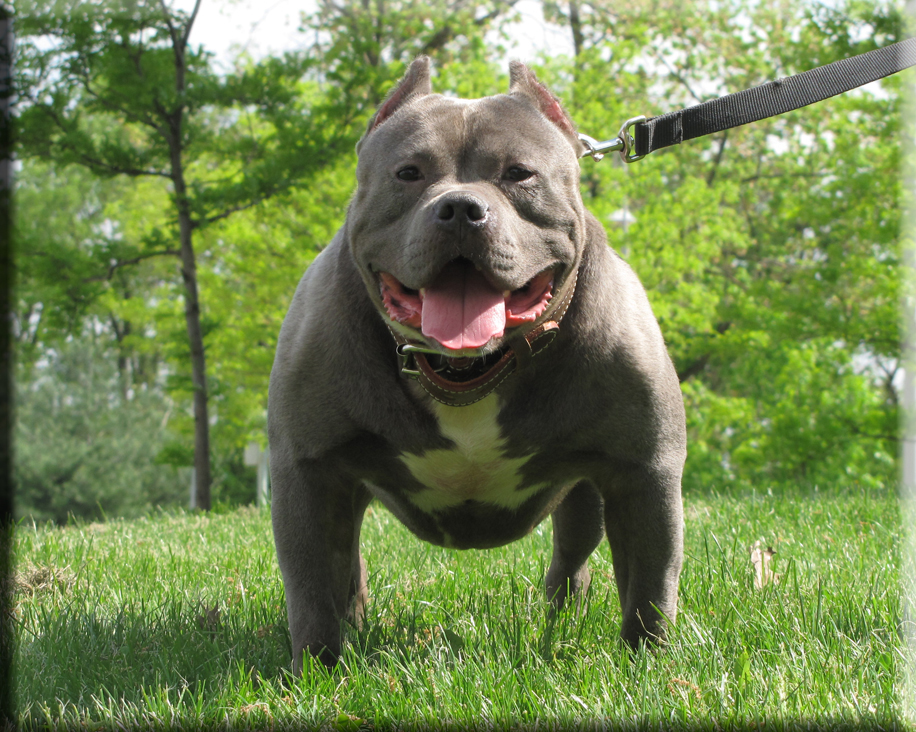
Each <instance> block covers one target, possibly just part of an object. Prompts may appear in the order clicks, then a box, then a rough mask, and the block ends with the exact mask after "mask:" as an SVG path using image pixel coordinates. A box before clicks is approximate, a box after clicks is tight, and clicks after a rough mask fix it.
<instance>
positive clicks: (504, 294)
mask: <svg viewBox="0 0 916 732" xmlns="http://www.w3.org/2000/svg"><path fill="white" fill-rule="evenodd" d="M511 294H512V290H503V299H504V300H508V299H509V296H510V295H511Z"/></svg>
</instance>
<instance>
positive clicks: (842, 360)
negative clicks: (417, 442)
mask: <svg viewBox="0 0 916 732" xmlns="http://www.w3.org/2000/svg"><path fill="white" fill-rule="evenodd" d="M23 7H25V6H23ZM29 7H33V9H34V12H32V13H31V14H29V13H25V15H24V18H23V21H22V22H21V23H20V24H19V26H18V28H19V33H20V38H21V41H20V48H21V55H22V63H21V64H20V67H21V68H20V74H21V76H20V86H21V89H22V94H23V98H24V103H23V105H22V113H21V116H20V126H21V128H22V129H21V146H22V150H23V152H25V153H27V154H28V155H32V156H34V157H28V156H27V157H26V160H25V161H24V166H23V174H22V176H21V178H20V181H19V183H18V186H19V198H18V204H17V205H18V207H19V216H18V218H17V220H18V224H17V225H18V226H19V229H20V233H19V235H20V242H21V245H20V253H19V260H18V265H17V270H18V272H17V273H18V275H19V291H18V299H19V307H18V321H19V334H20V354H21V357H22V358H24V359H25V360H26V361H28V362H35V361H36V360H38V359H40V358H41V356H42V354H44V353H45V351H46V350H47V349H49V348H53V347H55V345H56V344H59V343H60V342H61V341H62V340H65V339H66V338H67V337H70V336H73V337H81V334H82V333H83V332H84V331H85V330H86V329H87V328H91V330H92V331H93V332H95V333H96V334H98V337H99V338H101V339H103V340H104V339H106V338H107V339H108V341H109V342H110V343H111V344H112V346H113V348H112V349H111V350H110V351H109V352H110V353H111V354H112V355H113V357H115V358H116V359H117V361H118V368H119V372H120V373H121V374H122V375H126V377H128V378H129V379H130V380H131V381H130V383H131V384H132V385H133V386H134V388H135V389H136V388H138V387H140V386H141V385H144V384H145V385H146V387H147V388H149V389H152V390H154V391H155V390H156V389H159V388H161V385H158V383H157V381H156V378H157V375H158V374H159V373H160V372H163V373H165V375H166V382H165V383H166V384H167V387H166V391H167V393H168V394H169V396H170V398H171V399H173V400H174V401H175V403H176V405H180V408H179V407H177V406H176V409H175V410H174V414H173V417H172V418H171V420H170V425H169V429H170V435H169V440H170V442H168V443H166V444H167V445H168V448H167V449H166V451H165V452H164V453H163V454H162V455H161V456H160V461H161V462H163V463H167V464H173V465H177V464H179V463H180V462H181V461H185V462H186V461H187V453H188V450H189V444H190V440H191V436H192V428H193V423H192V420H191V417H190V412H189V410H188V409H186V408H185V406H186V405H187V404H189V403H190V400H191V397H192V394H193V391H194V389H193V381H192V376H191V365H190V355H189V347H188V336H187V333H186V323H185V314H184V309H183V306H182V303H181V298H182V297H183V293H184V283H183V281H182V279H181V276H180V270H179V266H178V262H177V260H176V259H175V258H173V256H172V255H173V254H174V253H176V249H177V214H176V211H177V210H178V209H179V204H180V203H181V199H180V198H176V194H175V190H174V188H173V187H170V186H169V185H168V178H167V176H166V175H164V173H166V172H168V166H169V164H170V161H169V160H170V159H169V157H168V145H167V144H166V141H167V137H168V136H167V135H166V136H165V137H163V134H162V133H163V132H164V131H165V128H164V127H163V126H162V125H163V123H162V120H161V119H160V121H159V122H157V121H156V119H154V118H153V117H151V116H149V115H151V114H153V113H152V112H150V111H149V109H152V108H155V107H156V105H159V107H161V108H162V109H163V110H165V111H166V112H167V113H170V114H173V113H174V111H175V109H177V108H178V107H179V106H181V105H184V107H183V109H184V110H185V118H184V121H183V123H182V125H181V143H182V146H183V147H182V149H183V150H184V153H185V154H186V160H187V165H186V166H185V169H184V174H185V179H186V182H187V193H186V198H185V199H184V200H185V201H186V202H187V205H188V211H189V215H190V217H191V219H192V221H193V226H194V229H193V232H194V242H195V244H194V246H195V251H196V266H197V275H198V288H199V291H200V295H201V326H202V330H203V333H204V345H205V348H206V356H207V369H208V388H209V392H210V407H211V409H212V417H213V418H212V419H211V421H212V422H213V425H212V444H213V446H214V457H213V463H214V466H215V469H216V473H215V486H214V491H216V492H217V493H220V495H222V496H223V499H224V500H227V501H228V500H240V501H245V500H250V495H251V489H250V488H249V487H248V483H249V482H251V483H253V478H251V479H250V478H249V473H250V471H246V469H245V468H244V467H243V466H241V465H240V462H239V450H240V449H241V448H242V447H243V446H244V444H246V443H247V442H248V441H250V440H258V441H260V442H262V443H263V440H264V425H265V420H266V414H265V409H266V396H267V381H268V377H269V372H270V366H271V362H272V359H273V351H274V348H275V344H276V337H277V333H278V331H279V327H280V323H281V322H282V319H283V317H284V315H285V311H286V308H287V307H288V304H289V300H290V298H291V296H292V293H293V291H294V289H295V286H296V282H297V281H298V279H299V278H300V277H301V274H302V272H303V271H304V270H305V268H306V267H307V266H308V264H309V263H310V262H311V261H312V259H313V258H314V256H315V255H316V254H317V252H319V251H320V250H321V248H322V247H324V246H325V245H326V244H327V242H328V241H330V239H331V238H332V236H333V234H334V232H335V231H336V229H337V228H338V227H339V225H340V224H341V223H342V221H343V217H344V214H345V211H346V206H347V202H348V200H349V197H350V195H351V194H352V189H353V186H354V182H353V181H354V179H353V170H354V166H355V161H356V160H355V154H354V150H353V148H354V145H355V143H356V141H357V140H358V139H359V137H360V135H361V134H362V132H363V131H364V129H365V125H366V122H367V121H368V119H369V117H370V116H371V114H372V113H373V111H374V109H375V107H376V105H377V104H378V102H380V101H381V100H382V99H383V98H384V96H385V94H386V93H387V92H388V91H389V90H390V88H391V87H392V85H393V84H394V83H395V82H396V80H397V78H398V77H399V76H400V75H401V74H402V73H403V71H404V69H405V68H406V65H407V64H408V63H409V61H410V60H411V59H412V58H413V57H414V56H415V55H416V54H418V53H429V54H431V55H432V56H433V57H434V61H435V64H434V70H435V77H434V80H433V83H434V87H435V88H436V89H437V90H439V91H444V92H448V93H455V94H459V95H462V96H471V97H473V96H480V95H485V94H492V93H499V92H502V91H504V90H505V88H506V83H507V80H506V73H505V68H504V64H502V63H497V62H496V61H495V59H496V57H497V56H498V54H500V53H501V52H502V49H501V46H500V45H499V44H500V43H502V42H503V40H504V36H503V35H502V34H503V33H504V27H505V25H504V23H505V21H506V20H508V19H510V18H511V12H512V9H511V5H510V4H508V3H502V2H493V3H486V2H484V3H463V2H448V1H446V0H432V1H431V2H428V3H425V4H419V3H414V2H408V1H407V0H404V1H403V2H401V1H398V2H389V3H384V4H379V3H369V4H362V3H342V4H341V3H338V4H333V3H330V2H320V3H319V4H318V6H317V10H316V11H315V12H314V13H313V14H311V15H309V16H306V17H305V18H304V28H306V29H307V34H306V35H305V36H304V38H305V39H306V44H304V46H303V48H302V50H301V51H300V52H297V53H294V54H287V55H285V56H282V57H268V58H265V59H263V60H260V61H254V60H252V59H249V58H247V57H240V58H239V59H238V60H237V62H236V64H235V67H234V68H233V69H232V71H231V72H230V73H228V74H225V75H217V74H216V73H215V72H214V71H213V69H212V66H211V59H210V58H209V57H208V56H207V54H206V53H205V52H204V51H203V50H202V49H200V48H199V47H196V46H195V45H194V44H193V38H194V36H193V34H192V36H191V40H192V43H191V45H190V46H189V47H188V51H187V62H188V63H187V72H186V73H187V82H188V91H187V93H186V94H185V95H184V96H182V97H181V98H178V97H176V96H175V95H174V93H173V92H172V91H170V90H172V89H173V88H174V81H175V79H174V76H173V73H174V72H173V70H170V69H174V65H170V63H171V62H170V61H169V58H168V55H167V53H165V51H168V50H169V49H168V47H167V46H168V41H169V34H168V29H167V23H165V20H164V16H163V15H162V13H161V8H160V6H159V5H157V4H155V3H151V2H150V3H135V4H131V5H129V6H128V5H125V6H124V7H122V8H120V10H118V9H117V8H114V9H112V10H111V11H110V12H109V11H108V10H105V11H103V10H100V9H99V8H98V7H96V6H93V5H91V4H84V3H77V4H76V5H75V6H73V9H72V12H70V13H69V14H63V13H56V14H55V13H47V12H44V11H46V10H48V9H49V8H52V9H53V8H55V7H56V6H55V5H54V4H53V3H47V2H45V3H41V4H39V5H34V6H29ZM112 7H113V6H112ZM572 10H575V11H576V16H575V17H573V15H572V14H571V11H572ZM39 11H41V12H39ZM544 11H545V14H546V16H547V17H548V18H550V19H552V20H554V21H555V22H558V23H561V24H563V25H565V26H567V28H568V29H569V30H570V32H573V33H574V34H575V35H576V36H577V44H576V45H577V48H578V54H577V55H576V56H575V57H574V58H565V57H560V56H550V57H546V58H544V59H542V62H541V64H540V65H538V66H537V70H538V73H539V75H540V77H541V78H542V80H544V81H545V82H547V83H548V84H549V85H550V86H551V88H552V89H553V90H554V91H555V92H556V93H557V94H558V95H559V96H560V97H561V98H562V99H563V100H564V103H565V105H566V107H567V109H568V110H569V111H570V113H571V115H572V117H573V119H574V120H575V121H576V123H577V124H578V127H579V129H580V130H582V131H583V132H586V133H588V134H591V135H593V136H595V137H601V138H606V137H609V136H611V135H613V134H615V132H616V129H617V128H618V126H619V124H620V123H621V122H622V121H623V120H625V119H627V118H628V117H631V116H634V115H636V114H640V113H644V114H650V115H651V114H661V113H665V112H668V111H671V110H673V109H676V108H678V107H679V106H683V105H686V104H691V103H694V102H697V101H702V100H705V99H709V98H713V97H715V96H718V95H720V94H724V93H728V92H734V91H738V90H741V89H745V88H748V87H751V86H754V85H758V84H760V83H763V82H764V81H767V80H769V79H772V78H776V77H779V76H786V75H789V74H792V73H797V72H799V71H803V70H805V69H807V68H810V67H812V66H815V65H818V64H823V63H828V62H830V61H833V60H836V59H837V58H841V57H844V56H848V55H850V54H853V53H859V52H863V51H866V50H870V49H871V48H873V47H876V46H881V45H886V44H887V43H890V42H893V41H894V40H897V39H898V38H899V37H901V34H902V30H901V16H900V12H899V8H898V7H897V6H896V5H895V4H893V3H878V4H874V3H863V2H859V1H858V0H850V1H849V2H845V3H840V4H833V5H830V6H824V5H822V4H816V3H812V2H808V0H783V1H782V2H779V3H775V4H773V3H753V2H747V1H746V0H729V1H728V2H724V3H716V4H713V5H709V4H706V5H704V4H698V3H688V4H686V5H683V4H680V5H674V4H667V5H665V4H662V5H661V6H659V5H658V4H655V6H654V7H652V8H649V7H647V6H644V5H640V4H636V5H632V6H627V7H624V6H619V7H617V6H614V7H612V6H609V5H607V4H605V3H593V4H589V3H579V2H577V3H552V2H547V3H545V4H544ZM576 18H577V19H578V20H576ZM173 20H174V22H175V23H176V24H180V23H181V22H184V21H185V20H187V18H186V17H185V16H182V15H181V14H180V13H179V14H176V15H175V16H174V17H173ZM93 24H94V25H93ZM140 28H146V29H147V30H145V31H144V32H143V33H140V31H139V29H140ZM90 31H91V32H90ZM309 44H310V45H309ZM49 49H52V50H53V52H52V51H49ZM127 49H133V50H132V51H131V53H132V54H133V56H132V57H131V58H132V59H133V65H132V66H130V65H129V64H125V63H124V62H125V54H126V53H127ZM139 72H142V74H141V76H142V78H140V76H138V73H139ZM87 79H88V80H90V81H91V84H90V85H89V86H86V84H85V82H86V80H87ZM899 87H900V79H899V76H898V77H891V78H889V79H886V80H884V81H882V82H881V83H880V84H876V85H873V86H872V87H871V88H870V89H867V90H861V91H856V92H851V93H848V94H845V95H842V96H840V97H837V98H834V99H832V100H829V101H826V102H822V103H820V104H818V105H815V106H811V107H808V108H805V109H802V110H798V111H796V112H793V113H790V114H787V115H783V116H781V117H778V118H774V119H770V120H766V121H762V122H759V123H756V124H754V125H749V126H747V127H743V128H738V129H735V130H731V131H729V132H728V133H726V134H720V135H716V136H714V137H711V138H703V139H700V140H694V141H691V142H689V143H686V144H684V145H681V146H678V147H676V148H671V149H668V150H664V151H660V152H657V153H655V154H653V155H652V156H650V157H649V158H647V159H646V160H643V161H641V162H639V163H636V164H634V165H631V166H623V165H621V164H619V163H618V162H616V161H615V160H613V159H611V158H608V159H607V160H605V161H604V162H602V163H600V164H595V163H594V162H593V161H591V160H588V159H586V160H583V162H582V189H583V193H584V196H585V198H586V203H587V205H588V206H589V208H590V209H591V210H592V211H593V212H594V213H595V214H596V215H597V216H598V218H599V220H601V221H602V222H604V223H605V225H606V227H607V229H608V235H609V240H610V243H611V245H612V246H613V247H614V248H615V249H617V251H618V252H620V253H621V254H622V255H623V256H624V257H625V258H626V259H627V260H628V261H629V263H630V264H631V265H632V266H633V267H634V269H635V270H636V271H637V273H638V274H639V276H640V278H641V279H642V281H643V282H644V284H645V285H646V288H647V290H648V292H649V297H650V299H651V301H652V304H653V307H654V309H655V312H656V315H657V316H658V318H659V321H660V323H661V325H662V329H663V331H664V334H665V337H666V340H667V342H668V345H669V350H670V352H671V355H672V358H673V359H674V362H675V365H676V368H677V370H678V373H679V375H680V377H681V380H682V388H683V392H684V396H685V400H686V403H687V408H688V428H689V457H688V464H687V471H686V474H685V486H686V487H687V488H688V489H689V490H708V489H725V488H730V489H736V490H737V489H739V488H741V487H742V486H744V487H746V486H748V485H757V486H779V485H785V484H798V485H806V486H814V485H821V486H823V485H825V484H826V483H830V482H836V481H839V482H841V483H843V484H849V485H858V486H880V485H889V484H891V483H893V482H894V481H895V480H896V467H895V456H896V453H897V436H896V422H897V398H898V389H899V387H900V383H899V382H900V378H899V376H900V364H899V346H898V340H899V339H898V325H897V303H898V299H899V285H898V280H897V275H896V269H897V265H898V263H899V258H900V257H899V254H898V243H897V240H898V228H899V221H900V214H899V205H898V200H899V196H900V191H899V183H898V176H897V167H898V164H899V162H900V152H899V142H898V134H899V126H900V103H899ZM106 100H107V101H106ZM128 101H129V102H130V103H129V104H128ZM141 102H143V104H141ZM150 105H152V106H150ZM141 108H143V109H147V111H146V112H142V113H141V112H140V111H138V110H140V109H141ZM163 119H164V118H163ZM157 125H158V127H157ZM167 126H168V125H166V126H165V127H167ZM78 152H79V154H77V153H78ZM38 158H44V159H47V160H49V161H50V162H47V163H44V162H39V161H38ZM70 163H74V164H78V165H79V166H82V172H80V168H78V167H76V166H75V165H71V164H70ZM114 169H118V170H121V171H122V172H124V171H134V172H146V173H152V175H149V176H137V177H129V176H128V177H127V178H125V177H121V178H118V179H112V178H110V177H106V176H108V174H109V173H111V172H112V171H113V170H114ZM621 209H625V210H627V211H629V212H630V214H631V215H633V216H635V222H634V223H632V224H631V225H629V226H628V227H627V228H626V229H623V228H622V227H620V226H618V225H617V224H615V223H613V217H614V216H615V215H617V214H618V212H619V211H620V210H621ZM221 492H222V493H221ZM246 496H249V497H246Z"/></svg>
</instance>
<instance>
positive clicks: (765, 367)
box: [544, 0, 901, 488]
mask: <svg viewBox="0 0 916 732" xmlns="http://www.w3.org/2000/svg"><path fill="white" fill-rule="evenodd" d="M548 9H549V10H551V11H552V12H553V14H554V17H557V18H562V19H565V20H567V21H568V18H567V15H566V10H564V8H563V7H561V6H559V5H550V4H548ZM579 10H580V18H581V19H587V23H584V24H583V28H582V30H583V37H582V39H581V40H582V49H581V52H580V54H579V56H578V57H577V58H575V59H568V60H567V59H556V58H553V59H549V60H547V61H546V62H545V68H544V76H546V77H549V78H550V79H551V80H552V81H554V82H555V83H556V86H557V87H558V88H559V89H560V90H561V92H562V91H565V89H564V87H565V88H566V89H568V96H567V100H568V104H569V108H570V111H571V113H572V115H573V118H574V119H576V120H577V122H578V123H579V127H580V129H581V130H583V131H585V132H587V133H589V134H591V135H592V136H595V137H602V138H604V137H608V136H610V135H611V134H612V133H611V130H612V129H616V125H617V124H619V123H620V122H621V121H623V120H624V119H626V118H628V117H631V116H634V115H635V114H638V113H643V114H647V115H654V114H661V113H665V112H669V111H673V110H674V109H677V108H678V107H679V106H683V105H686V104H693V103H696V102H699V101H705V100H707V99H709V98H714V97H716V96H719V95H721V94H725V93H730V92H735V91H740V90H742V89H746V88H749V87H752V86H757V85H759V84H762V83H764V82H765V81H767V80H769V79H773V78H777V77H780V76H787V75H791V74H794V73H798V72H801V71H804V70H806V69H808V68H812V67H814V66H817V65H820V64H826V63H830V62H831V61H835V60H837V59H838V58H842V57H845V56H848V55H852V54H856V53H863V52H865V51H868V50H871V49H872V48H874V47H876V46H880V45H886V44H888V43H892V42H894V41H896V40H898V39H899V37H900V33H901V24H900V14H899V9H898V8H897V7H896V6H894V5H882V4H878V5H873V4H869V5H865V4H862V3H854V2H853V3H849V4H847V5H839V6H832V7H830V8H827V7H825V6H821V5H812V4H808V3H805V2H782V3H779V4H775V5H774V4H770V3H763V4H754V3H746V2H742V1H741V0H734V1H733V2H726V3H717V4H715V5H711V6H710V5H702V4H688V5H686V6H683V7H678V8H677V9H676V10H674V11H673V12H669V13H664V12H662V13H659V12H658V8H653V9H652V10H651V11H650V10H649V9H647V8H645V7H642V6H638V7H632V8H625V9H624V8H620V9H614V10H611V9H609V8H607V7H605V6H603V5H600V4H594V5H587V4H586V5H583V6H581V7H580V8H579ZM650 12H651V15H650ZM899 83H900V82H899V79H898V78H894V77H891V78H889V79H887V80H884V81H883V82H881V83H880V85H876V86H877V87H878V88H877V89H874V88H873V89H872V90H860V91H854V92H850V93H848V94H845V95H843V96H840V97H837V98H834V99H831V100H829V101H826V102H822V103H820V104H818V105H815V106H812V107H808V108H805V109H802V110H798V111H796V112H792V113H789V114H786V115H782V116H780V117H777V118H773V119H770V120H765V121H762V122H758V123H755V124H753V125H749V126H746V127H742V128H737V129H734V130H729V131H728V132H727V133H720V134H719V135H716V136H714V137H711V138H702V139H699V140H694V141H691V142H688V143H685V144H683V145H680V146H678V147H675V148H669V149H667V150H663V151H660V152H657V153H654V154H653V155H651V156H650V157H649V158H647V159H646V160H643V161H641V162H638V163H636V164H633V165H630V166H627V167H626V168H623V167H621V166H620V165H619V164H616V163H613V162H612V163H611V164H608V163H607V162H604V163H602V164H600V165H595V164H594V163H592V162H590V161H588V160H585V161H583V190H584V192H585V194H586V196H587V198H588V203H589V207H590V208H591V209H592V210H593V211H594V212H595V213H596V215H598V217H599V219H602V220H604V221H607V222H608V227H609V228H610V229H611V231H610V232H609V238H610V241H611V244H612V245H613V246H615V247H616V248H617V249H618V251H620V252H622V253H623V254H624V256H625V257H626V258H627V259H628V261H629V263H630V264H631V265H632V266H633V267H634V269H635V270H636V271H637V273H638V274H639V275H640V278H641V279H642V281H643V283H644V284H645V286H646V289H647V290H648V292H649V297H650V300H651V301H652V304H653V308H654V310H655V313H656V315H657V316H658V319H659V322H660V324H661V326H662V330H663V332H664V334H665V337H666V339H667V341H668V345H669V350H670V352H671V356H672V358H673V359H674V362H675V365H676V367H677V370H678V373H679V375H680V377H681V380H682V386H683V390H684V394H685V399H686V401H687V406H688V425H689V438H688V439H689V456H688V463H687V469H686V475H685V485H686V486H687V487H688V488H708V487H710V486H715V487H719V488H722V487H725V486H730V485H735V484H744V485H748V484H755V485H776V484H782V483H797V484H802V485H809V486H811V485H815V484H817V483H821V484H823V483H824V482H825V481H836V480H841V481H847V482H849V483H851V484H855V483H865V484H873V483H874V484H890V483H893V482H894V481H895V480H896V477H897V476H896V466H895V456H896V453H897V436H896V423H897V390H898V389H899V386H900V385H899V383H898V382H899V375H900V364H899V346H898V343H899V337H898V332H897V308H898V301H899V289H898V281H897V275H896V268H897V264H898V261H899V256H898V250H897V236H898V228H899V222H900V215H899V208H898V200H899V195H900V191H899V182H898V181H899V178H898V175H897V167H898V164H899V142H898V130H899V123H900V111H899V99H898V91H897V90H898V88H899ZM623 208H626V209H627V210H628V211H629V212H630V213H631V215H634V216H635V219H636V221H635V223H633V224H632V225H630V226H629V227H628V229H627V230H626V231H623V230H621V229H618V228H616V227H615V226H614V225H613V224H611V223H610V220H609V219H610V216H611V214H612V213H613V212H615V211H616V210H618V209H623Z"/></svg>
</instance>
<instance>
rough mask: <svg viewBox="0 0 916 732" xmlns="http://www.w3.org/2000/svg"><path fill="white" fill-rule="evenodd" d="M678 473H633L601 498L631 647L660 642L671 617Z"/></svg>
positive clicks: (677, 566)
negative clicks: (645, 642)
mask: <svg viewBox="0 0 916 732" xmlns="http://www.w3.org/2000/svg"><path fill="white" fill-rule="evenodd" d="M683 520H684V519H683V508H682V504H681V491H680V470H679V469H670V470H663V469H654V470H653V469H649V468H641V467H640V468H633V469H631V470H627V471H625V472H624V473H623V474H622V475H620V476H618V478H617V479H615V480H614V481H613V487H612V489H611V490H610V491H608V492H605V495H604V525H605V531H606V532H607V537H608V541H609V543H610V545H611V558H612V561H613V564H614V578H615V580H616V582H617V591H618V594H619V595H620V606H621V609H622V611H623V623H622V625H621V629H620V635H621V637H622V638H623V640H624V641H626V642H627V643H628V644H629V645H630V646H631V647H632V648H636V647H637V646H638V645H639V643H640V641H649V642H659V643H660V642H663V641H664V640H665V632H666V627H667V624H668V621H670V622H672V623H673V622H674V620H675V617H676V615H677V588H678V577H679V576H680V572H681V563H682V560H683V542H684V538H683Z"/></svg>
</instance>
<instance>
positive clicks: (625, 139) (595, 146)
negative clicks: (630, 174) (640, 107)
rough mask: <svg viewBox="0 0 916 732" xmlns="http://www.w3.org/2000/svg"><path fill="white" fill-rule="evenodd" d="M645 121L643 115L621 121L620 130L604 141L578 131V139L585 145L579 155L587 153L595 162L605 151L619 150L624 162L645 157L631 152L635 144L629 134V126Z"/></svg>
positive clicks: (633, 161)
mask: <svg viewBox="0 0 916 732" xmlns="http://www.w3.org/2000/svg"><path fill="white" fill-rule="evenodd" d="M645 121H646V117H645V115H640V116H639V117H631V118H630V119H628V120H627V121H626V122H624V123H623V126H622V127H621V128H620V132H618V133H617V137H615V138H614V139H613V140H605V141H604V142H598V141H597V140H596V139H595V138H594V137H589V136H588V135H584V134H582V133H580V134H579V140H580V141H581V142H582V144H583V145H585V152H584V153H582V155H580V156H579V157H583V158H584V157H585V156H586V155H588V156H590V157H591V158H592V159H593V160H594V161H595V162H596V163H597V162H598V161H599V160H601V159H602V158H603V157H604V154H605V153H609V152H618V151H619V152H620V159H621V160H623V161H624V162H625V163H635V162H636V161H637V160H642V159H643V158H644V157H646V156H645V155H633V154H632V153H631V151H632V150H633V148H634V147H635V146H636V140H635V139H633V136H632V135H630V128H631V127H632V126H633V125H638V124H639V123H640V122H645Z"/></svg>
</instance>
